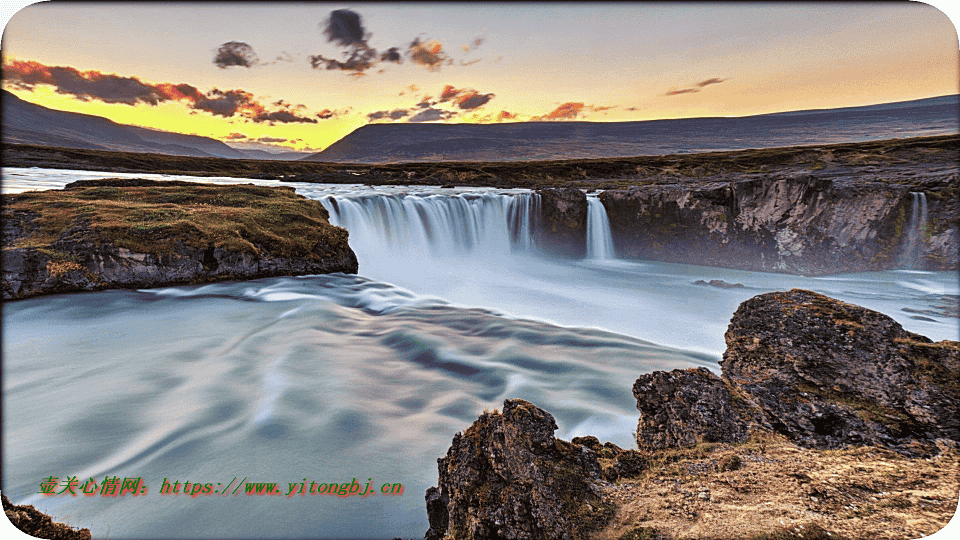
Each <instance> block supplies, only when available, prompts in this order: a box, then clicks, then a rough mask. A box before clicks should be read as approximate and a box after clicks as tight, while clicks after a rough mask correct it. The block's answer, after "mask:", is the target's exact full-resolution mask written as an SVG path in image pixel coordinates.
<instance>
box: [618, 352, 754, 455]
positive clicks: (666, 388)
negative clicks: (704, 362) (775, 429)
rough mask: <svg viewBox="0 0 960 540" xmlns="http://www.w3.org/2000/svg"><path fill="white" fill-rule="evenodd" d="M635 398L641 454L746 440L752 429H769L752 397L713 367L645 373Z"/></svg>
mask: <svg viewBox="0 0 960 540" xmlns="http://www.w3.org/2000/svg"><path fill="white" fill-rule="evenodd" d="M633 395H634V397H636V398H637V409H639V410H640V422H639V426H638V428H637V433H638V436H637V443H638V444H639V445H640V446H639V448H640V449H641V450H663V449H666V448H674V447H690V446H695V445H697V444H699V443H702V442H743V441H745V440H747V438H748V437H749V436H750V433H751V431H752V430H755V429H763V428H764V427H767V426H766V424H765V421H764V419H763V415H762V414H761V413H760V410H759V408H758V407H757V406H756V405H755V404H754V403H752V401H751V400H750V399H749V398H747V397H745V396H743V395H742V394H741V393H740V392H739V391H738V390H737V389H736V388H732V387H731V385H730V383H728V382H726V381H724V380H723V379H721V378H720V377H717V376H716V375H714V374H713V373H711V372H710V370H708V369H707V368H697V369H688V370H674V371H670V372H665V371H656V372H653V373H649V374H646V375H641V376H640V378H638V379H637V381H636V382H635V383H634V385H633ZM640 434H642V435H643V436H642V437H641V436H640Z"/></svg>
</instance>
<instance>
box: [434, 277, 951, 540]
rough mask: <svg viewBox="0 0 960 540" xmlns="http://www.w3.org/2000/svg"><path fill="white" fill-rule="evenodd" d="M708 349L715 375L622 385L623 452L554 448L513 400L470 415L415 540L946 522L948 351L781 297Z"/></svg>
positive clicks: (544, 416)
mask: <svg viewBox="0 0 960 540" xmlns="http://www.w3.org/2000/svg"><path fill="white" fill-rule="evenodd" d="M726 341H727V351H726V352H725V353H724V357H723V361H722V362H721V367H722V371H723V374H722V376H717V375H715V374H713V373H712V372H710V371H709V370H707V369H705V368H698V369H687V370H674V371H671V372H653V373H649V374H645V375H642V376H640V377H639V378H638V379H637V381H636V382H635V384H634V386H633V391H634V396H635V397H636V399H637V409H638V410H639V411H640V418H639V422H638V427H637V431H636V440H637V446H638V448H639V450H623V449H620V448H618V447H616V445H613V444H611V443H606V444H600V442H599V441H598V440H597V439H596V438H594V437H582V438H575V439H574V440H573V441H571V442H569V443H568V442H566V441H562V440H558V439H555V438H554V437H553V431H554V430H555V429H556V427H557V426H556V423H555V422H553V417H552V416H550V415H549V413H547V412H545V411H542V410H540V409H538V408H537V407H536V406H534V405H532V404H530V403H528V402H525V401H522V400H508V401H507V402H505V405H504V412H503V413H502V414H499V413H497V412H496V411H495V412H494V413H492V414H490V413H485V414H484V415H483V416H481V417H480V419H479V420H477V422H475V423H474V425H473V426H471V427H470V428H469V429H467V431H465V432H464V433H463V435H460V434H458V435H457V436H456V437H455V438H454V443H453V445H452V446H451V448H450V450H449V451H448V453H447V456H446V457H445V458H443V459H440V460H439V463H440V467H439V468H440V479H439V483H438V487H436V488H431V489H430V490H428V492H427V512H428V516H429V520H430V527H431V528H430V531H428V533H427V535H426V538H427V540H440V539H455V540H464V539H480V538H485V539H490V538H495V539H515V538H516V539H521V538H522V539H544V540H546V539H577V538H600V539H610V540H614V539H617V540H638V539H650V540H652V539H693V538H698V539H704V540H706V539H710V540H721V539H724V540H725V539H734V538H744V539H753V538H804V539H808V540H809V539H827V538H830V539H833V540H837V539H843V538H846V539H859V538H864V539H866V538H877V539H881V538H882V539H891V540H893V539H908V538H915V537H918V536H923V535H926V534H931V533H933V532H935V531H937V530H939V529H940V528H942V527H943V526H944V525H945V524H946V523H947V522H948V521H949V520H950V518H951V516H952V515H953V513H954V511H955V508H956V500H957V495H958V493H960V474H958V471H960V454H958V444H960V426H958V420H957V419H958V418H960V383H958V381H960V343H958V342H954V341H941V342H938V343H932V342H931V341H930V340H929V339H927V338H925V337H923V336H920V335H917V334H913V333H910V332H907V331H905V330H903V328H902V327H900V325H899V324H897V323H896V322H895V321H893V320H892V319H890V318H889V317H887V316H886V315H883V314H880V313H877V312H874V311H870V310H867V309H865V308H862V307H859V306H855V305H851V304H847V303H844V302H840V301H837V300H834V299H831V298H828V297H826V296H823V295H820V294H817V293H814V292H810V291H804V290H799V289H794V290H792V291H788V292H776V293H768V294H762V295H759V296H757V297H754V298H752V299H750V300H747V301H746V302H744V303H743V304H741V306H740V307H739V308H738V310H737V311H736V313H735V314H734V316H733V318H732V320H731V323H730V326H729V328H728V330H727V333H726ZM562 517H566V518H567V519H566V521H564V520H563V519H562ZM764 535H766V536H764Z"/></svg>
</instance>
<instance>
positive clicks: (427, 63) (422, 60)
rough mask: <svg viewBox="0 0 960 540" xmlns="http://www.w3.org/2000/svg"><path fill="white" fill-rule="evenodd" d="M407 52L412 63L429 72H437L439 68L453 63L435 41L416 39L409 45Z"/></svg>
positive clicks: (441, 46)
mask: <svg viewBox="0 0 960 540" xmlns="http://www.w3.org/2000/svg"><path fill="white" fill-rule="evenodd" d="M407 52H408V54H409V55H410V59H411V60H413V62H414V63H416V64H419V65H421V66H423V67H425V68H427V69H429V70H430V71H437V70H438V69H440V66H442V65H444V64H450V63H452V62H453V60H451V59H450V57H448V56H447V54H446V53H445V52H443V45H442V44H441V43H440V42H439V41H437V40H435V39H429V40H427V41H420V38H416V39H414V40H413V42H412V43H410V47H409V49H408V51H407Z"/></svg>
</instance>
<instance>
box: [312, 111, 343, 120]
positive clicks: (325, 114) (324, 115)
mask: <svg viewBox="0 0 960 540" xmlns="http://www.w3.org/2000/svg"><path fill="white" fill-rule="evenodd" d="M336 116H338V115H337V113H336V112H335V111H331V110H330V109H324V110H322V111H320V112H318V113H317V118H319V119H321V120H329V119H331V118H334V117H336Z"/></svg>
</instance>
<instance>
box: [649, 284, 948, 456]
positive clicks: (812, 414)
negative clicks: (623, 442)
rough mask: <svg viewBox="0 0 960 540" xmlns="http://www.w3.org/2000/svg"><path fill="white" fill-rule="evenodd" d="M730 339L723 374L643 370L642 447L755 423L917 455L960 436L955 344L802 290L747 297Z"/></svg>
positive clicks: (733, 433)
mask: <svg viewBox="0 0 960 540" xmlns="http://www.w3.org/2000/svg"><path fill="white" fill-rule="evenodd" d="M726 341H727V350H726V352H725V353H724V355H723V360H722V361H721V363H720V365H721V368H722V370H723V375H722V377H717V376H716V375H714V374H712V373H710V372H709V371H708V370H706V369H704V368H699V369H693V370H674V371H671V372H669V373H667V372H654V373H650V374H647V375H643V376H641V377H640V378H639V379H637V382H636V383H635V384H634V388H633V392H634V396H635V397H636V398H637V408H638V409H639V410H640V421H639V424H638V428H637V445H638V446H639V448H640V449H641V450H659V449H665V448H670V447H689V446H693V445H696V444H698V443H700V442H729V443H738V442H743V441H744V440H746V439H747V438H748V437H749V435H750V434H751V432H753V431H755V430H761V431H775V432H778V433H780V434H782V435H785V436H786V437H787V438H789V439H790V440H791V441H793V442H795V443H796V444H799V445H801V446H805V447H808V448H839V447H842V446H848V445H878V446H883V447H887V448H891V449H894V450H897V451H900V452H902V453H906V454H914V455H929V454H934V453H937V452H938V451H939V450H938V447H937V442H938V440H942V441H952V442H950V443H949V444H956V443H957V442H960V343H958V342H955V341H941V342H939V343H932V342H931V341H930V340H929V339H927V338H925V337H923V336H920V335H917V334H913V333H911V332H907V331H906V330H904V329H903V328H902V327H901V326H900V325H899V324H898V323H897V322H896V321H894V320H893V319H891V318H890V317H887V316H886V315H883V314H881V313H877V312H875V311H871V310H869V309H865V308H862V307H860V306H855V305H852V304H847V303H844V302H840V301H838V300H834V299H832V298H829V297H826V296H823V295H821V294H817V293H814V292H810V291H804V290H800V289H794V290H792V291H789V292H776V293H768V294H761V295H759V296H755V297H754V298H751V299H750V300H747V301H746V302H744V303H742V304H741V305H740V307H739V308H738V309H737V311H736V313H734V316H733V318H732V319H731V322H730V326H729V328H728V330H727V333H726Z"/></svg>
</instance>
